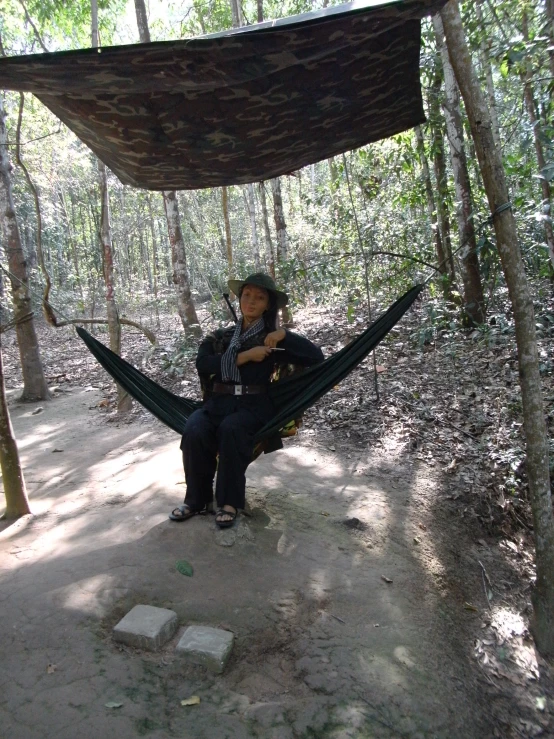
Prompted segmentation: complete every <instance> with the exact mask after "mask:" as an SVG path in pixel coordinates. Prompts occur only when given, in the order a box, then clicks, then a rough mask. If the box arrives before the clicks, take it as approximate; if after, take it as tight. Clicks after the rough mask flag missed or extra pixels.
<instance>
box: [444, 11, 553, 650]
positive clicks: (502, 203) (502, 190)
mask: <svg viewBox="0 0 554 739" xmlns="http://www.w3.org/2000/svg"><path fill="white" fill-rule="evenodd" d="M441 18H442V22H443V27H444V32H445V37H446V45H447V47H448V53H449V56H450V61H451V63H452V67H453V69H454V73H455V75H456V80H457V82H458V86H459V88H460V91H461V93H462V97H463V99H464V104H465V109H466V112H467V115H468V119H469V123H470V126H471V132H472V135H473V140H474V142H475V149H476V152H477V157H478V159H479V166H480V169H481V174H482V177H483V183H484V186H485V191H486V195H487V199H488V202H489V207H490V211H491V217H492V219H493V224H494V229H495V233H496V243H497V249H498V253H499V255H500V260H501V263H502V269H503V272H504V276H505V279H506V284H507V286H508V291H509V295H510V301H511V304H512V307H513V314H514V323H515V331H516V342H517V349H518V364H519V379H520V386H521V397H522V404H523V426H524V431H525V437H526V442H527V475H528V479H529V493H530V499H531V508H532V511H533V522H534V537H535V550H536V572H537V578H536V583H535V589H534V593H533V606H534V618H533V624H532V627H533V634H534V637H535V641H536V644H537V647H538V649H539V650H540V651H541V653H543V654H546V655H554V516H553V512H552V497H551V489H550V471H549V459H548V435H547V431H546V422H545V416H544V408H543V399H542V392H541V377H540V372H539V359H538V351H537V339H536V333H535V313H534V309H533V300H532V297H531V293H530V290H529V284H528V281H527V276H526V274H525V267H524V265H523V260H522V258H521V251H520V248H519V243H518V238H517V231H516V222H515V218H514V214H513V211H512V207H511V203H510V196H509V192H508V187H507V183H506V175H505V172H504V166H503V163H502V157H501V153H500V151H499V150H498V148H497V146H496V145H495V141H494V136H493V132H492V128H493V123H492V120H491V116H490V112H489V109H488V106H487V104H486V101H485V98H484V96H483V93H482V92H481V88H480V85H479V80H478V79H477V75H476V73H475V70H474V68H473V63H472V61H471V56H470V52H469V48H468V46H467V43H466V39H465V34H464V28H463V25H462V19H461V16H460V11H459V8H458V3H457V2H456V1H455V0H450V2H448V3H447V5H445V6H444V8H443V10H442V11H441Z"/></svg>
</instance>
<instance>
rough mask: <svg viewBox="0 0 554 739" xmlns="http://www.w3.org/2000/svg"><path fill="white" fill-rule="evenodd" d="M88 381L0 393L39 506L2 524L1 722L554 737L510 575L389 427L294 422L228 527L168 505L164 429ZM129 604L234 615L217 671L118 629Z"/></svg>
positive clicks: (33, 735) (174, 476) (49, 732)
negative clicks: (187, 570)
mask: <svg viewBox="0 0 554 739" xmlns="http://www.w3.org/2000/svg"><path fill="white" fill-rule="evenodd" d="M101 397H102V396H101V395H100V394H99V393H98V391H97V390H95V389H93V388H90V389H88V390H85V389H83V388H79V387H73V388H72V389H71V390H70V391H68V392H64V393H62V394H61V395H59V396H58V397H56V398H55V399H54V400H53V401H51V402H50V403H43V404H40V405H41V407H42V408H43V410H42V411H41V412H39V413H38V414H36V415H34V411H36V409H37V405H19V404H17V403H15V402H12V404H11V412H12V420H13V423H14V426H15V430H16V435H17V438H18V442H19V446H20V450H21V455H22V461H23V465H24V468H25V472H26V479H27V484H28V487H29V491H30V496H31V504H32V509H33V512H34V515H33V516H32V517H26V518H25V519H22V520H20V521H19V522H17V523H15V524H12V525H11V526H7V525H6V524H5V523H4V524H2V526H3V530H2V531H0V551H1V554H0V606H1V612H2V630H1V635H0V726H1V727H2V729H1V734H2V736H5V737H6V738H9V739H50V738H51V737H52V738H54V737H55V739H74V737H77V736H79V737H82V739H98V738H99V737H108V736H112V735H113V736H118V737H120V738H121V739H127V738H129V739H130V738H131V737H137V736H143V735H144V736H148V737H152V739H158V738H159V739H162V738H165V737H190V738H191V739H193V738H194V739H196V738H205V739H220V738H222V739H223V738H225V737H229V738H235V737H236V738H237V739H238V738H239V737H245V738H246V737H260V738H263V739H266V738H268V739H288V738H291V739H304V738H306V739H308V738H311V737H317V738H318V739H319V738H321V739H327V738H329V739H343V738H344V739H346V738H347V737H355V738H357V737H378V738H379V737H391V738H392V737H475V738H478V737H490V736H499V737H511V736H514V737H516V736H539V735H542V736H554V732H553V729H552V722H551V714H550V710H552V708H553V703H552V693H549V692H548V691H549V690H550V688H549V686H550V685H551V683H550V682H549V680H548V670H547V668H546V666H545V665H544V664H542V663H541V662H540V660H538V659H537V656H536V655H535V653H534V650H533V648H532V643H531V642H530V641H529V640H528V639H526V635H525V628H524V627H523V628H520V627H519V622H518V621H517V618H516V616H517V614H516V616H514V621H513V623H511V624H510V623H508V622H509V610H508V609H506V608H504V611H502V603H503V602H502V599H501V598H500V596H499V595H498V591H497V583H498V582H500V581H504V582H510V577H511V574H510V572H509V571H508V570H507V569H506V565H505V563H504V562H503V561H502V560H501V558H500V556H499V554H498V547H497V545H496V544H495V543H494V542H493V541H492V540H485V539H484V538H483V535H482V533H480V532H479V531H476V532H475V534H474V535H472V534H471V532H468V530H467V528H466V524H465V523H463V525H462V523H460V524H458V523H457V521H456V518H455V511H454V509H452V508H451V507H450V506H451V505H452V503H451V502H449V500H448V494H449V490H448V479H444V476H442V477H441V476H440V474H437V473H436V472H435V471H434V470H433V469H431V468H430V467H428V466H426V465H425V464H423V463H422V462H417V461H412V460H408V458H407V457H405V456H403V455H402V454H401V453H400V451H399V450H398V449H396V448H395V445H394V443H391V444H390V445H389V446H388V447H387V446H386V445H385V446H384V448H381V449H380V450H379V451H375V452H373V453H371V452H369V451H367V450H360V448H359V447H358V448H354V447H352V448H349V447H348V446H346V445H345V444H341V445H340V448H339V444H338V443H337V444H336V448H335V447H334V446H333V449H331V448H330V447H331V445H327V446H323V445H321V444H320V443H315V442H314V441H313V440H311V437H310V435H309V434H308V433H307V432H305V433H303V434H301V435H300V437H299V438H298V439H295V440H292V441H291V442H290V443H288V445H287V447H286V450H284V451H281V452H278V453H276V454H272V455H269V456H267V457H263V458H261V459H259V460H258V461H256V462H255V463H254V464H253V465H252V466H251V467H250V470H249V480H248V483H249V488H248V500H249V505H250V509H251V515H250V516H249V517H246V516H243V517H241V519H240V522H239V524H238V525H237V526H236V527H235V528H234V529H232V530H230V531H227V532H219V531H217V530H216V528H215V525H214V523H213V519H212V518H211V517H205V518H201V517H197V518H195V519H193V520H191V521H188V522H184V523H173V522H170V521H169V520H168V519H167V513H168V511H169V510H170V509H171V508H172V507H174V505H175V504H176V503H177V502H178V501H179V500H180V499H181V498H182V497H183V492H184V486H183V473H182V469H181V464H180V454H179V451H178V439H177V437H176V436H175V435H174V434H173V433H172V432H170V431H169V430H166V429H164V428H163V427H162V426H161V425H159V424H157V423H156V422H154V421H146V422H145V421H144V420H142V421H141V420H140V419H139V420H137V419H135V420H134V421H133V422H132V423H128V424H126V423H119V422H111V423H107V421H106V417H105V416H102V415H101V414H100V413H99V411H98V408H97V407H96V404H97V403H98V400H99V399H100V398H101ZM181 559H186V560H188V561H189V562H190V563H191V564H192V566H193V568H194V574H193V577H191V578H189V577H184V576H183V575H181V574H180V573H179V572H178V571H177V570H176V568H175V562H176V561H177V560H181ZM485 575H486V578H485ZM487 588H489V593H488V595H487ZM489 600H490V602H489ZM137 603H148V604H152V605H157V606H162V607H166V608H171V609H173V610H175V611H176V612H177V613H178V615H179V619H180V626H181V629H180V631H179V632H178V636H179V635H180V634H181V633H182V630H183V628H184V627H185V626H187V625H190V624H194V623H201V624H206V625H211V626H218V627H222V628H226V629H229V630H231V631H233V632H234V634H235V639H236V640H235V648H234V651H233V655H232V657H231V661H230V663H229V665H228V667H227V669H226V671H225V673H224V674H223V675H222V676H217V677H215V676H211V675H209V674H208V673H206V672H205V671H204V669H203V668H201V667H189V666H186V665H184V664H183V663H182V662H181V661H180V659H179V658H178V657H176V656H175V655H174V652H173V647H174V644H175V641H176V640H173V641H172V642H171V643H170V644H169V645H168V646H167V647H166V648H165V649H164V650H163V651H162V652H161V653H158V654H149V653H146V652H140V651H139V650H133V649H129V648H122V647H121V646H118V645H116V644H115V643H114V642H113V641H112V639H111V629H112V627H113V625H114V624H115V623H116V622H117V621H118V620H119V619H120V618H121V617H122V615H124V613H125V612H127V611H128V610H129V609H130V608H131V607H132V606H133V605H135V604H137ZM497 603H498V608H497ZM502 613H504V617H502ZM502 629H504V633H503V631H502ZM518 629H519V631H518ZM191 695H198V696H199V697H200V699H201V702H200V704H199V705H196V706H191V707H182V706H181V705H180V701H181V699H184V698H187V697H189V696H191ZM110 702H115V703H118V704H121V706H120V707H119V708H109V707H107V706H106V704H107V703H110Z"/></svg>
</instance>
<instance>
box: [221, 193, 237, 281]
mask: <svg viewBox="0 0 554 739" xmlns="http://www.w3.org/2000/svg"><path fill="white" fill-rule="evenodd" d="M221 207H222V208H223V222H224V223H225V244H226V247H227V271H228V274H229V279H230V280H231V279H233V277H234V275H233V242H232V240H231V223H230V222H229V195H228V193H227V188H226V187H222V188H221Z"/></svg>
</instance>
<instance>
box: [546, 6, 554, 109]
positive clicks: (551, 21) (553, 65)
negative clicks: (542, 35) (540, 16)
mask: <svg viewBox="0 0 554 739" xmlns="http://www.w3.org/2000/svg"><path fill="white" fill-rule="evenodd" d="M545 10H546V18H547V33H548V39H549V41H550V43H549V44H548V59H549V62H550V74H551V75H552V78H553V79H552V80H551V82H550V100H551V101H552V98H553V97H554V0H546V2H545Z"/></svg>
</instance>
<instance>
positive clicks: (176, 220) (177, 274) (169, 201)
mask: <svg viewBox="0 0 554 739" xmlns="http://www.w3.org/2000/svg"><path fill="white" fill-rule="evenodd" d="M135 10H136V15H137V25H138V31H139V38H140V41H141V43H143V44H148V43H150V30H149V28H148V18H147V16H146V8H145V5H144V0H135ZM163 201H164V210H165V215H166V218H167V231H168V234H169V243H170V245H171V261H172V263H173V282H174V284H175V289H176V292H177V310H178V312H179V316H180V318H181V323H182V324H183V328H184V330H185V333H186V332H190V333H192V334H193V335H195V336H198V335H199V334H200V333H201V330H200V324H199V323H198V317H197V315H196V308H195V306H194V302H193V300H192V296H191V294H190V280H189V274H188V270H187V253H186V249H185V240H184V238H183V231H182V229H181V216H180V214H179V203H178V201H177V193H176V192H175V191H174V190H166V191H164V193H163Z"/></svg>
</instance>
